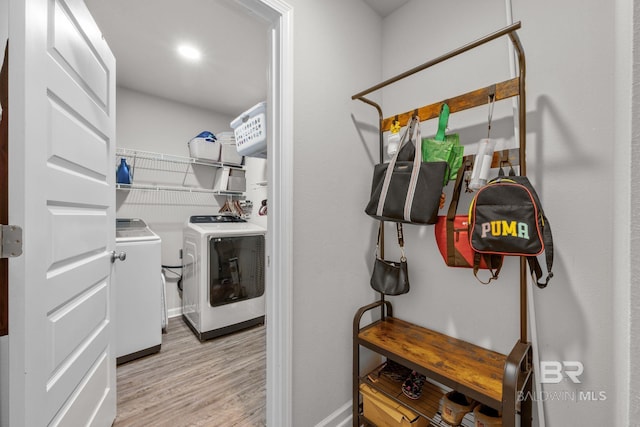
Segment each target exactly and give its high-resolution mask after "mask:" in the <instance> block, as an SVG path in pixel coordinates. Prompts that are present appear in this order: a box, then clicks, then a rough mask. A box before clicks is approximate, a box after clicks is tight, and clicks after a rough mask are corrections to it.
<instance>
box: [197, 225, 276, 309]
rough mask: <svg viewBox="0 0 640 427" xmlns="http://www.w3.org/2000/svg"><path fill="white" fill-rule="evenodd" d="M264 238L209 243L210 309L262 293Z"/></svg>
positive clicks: (218, 238)
mask: <svg viewBox="0 0 640 427" xmlns="http://www.w3.org/2000/svg"><path fill="white" fill-rule="evenodd" d="M264 260H265V254H264V235H254V236H236V237H212V238H211V239H210V240H209V286H208V288H209V304H210V305H211V306H212V307H215V306H219V305H224V304H230V303H233V302H237V301H242V300H247V299H252V298H257V297H260V296H262V295H263V294H264V264H265V262H264Z"/></svg>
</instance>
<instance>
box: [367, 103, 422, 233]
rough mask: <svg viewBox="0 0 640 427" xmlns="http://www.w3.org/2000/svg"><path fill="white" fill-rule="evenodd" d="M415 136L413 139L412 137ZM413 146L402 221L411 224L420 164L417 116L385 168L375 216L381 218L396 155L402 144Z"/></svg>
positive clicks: (420, 151)
mask: <svg viewBox="0 0 640 427" xmlns="http://www.w3.org/2000/svg"><path fill="white" fill-rule="evenodd" d="M414 134H415V137H414ZM412 141H413V144H414V145H415V151H414V156H413V169H412V170H411V179H410V181H409V188H408V189H407V197H406V199H405V206H404V219H405V221H407V222H411V207H412V203H413V196H414V194H415V190H416V185H417V183H418V173H419V172H420V163H422V154H421V153H422V138H421V136H420V119H419V118H418V116H417V115H414V116H413V117H412V118H411V121H410V122H409V126H407V130H406V131H405V133H404V134H403V135H402V140H401V141H400V146H399V147H398V150H397V151H396V153H395V154H394V155H393V157H391V160H390V161H389V165H388V166H387V172H386V173H385V176H384V180H383V182H382V189H381V191H380V199H379V200H378V208H377V210H376V215H377V216H383V214H382V211H383V208H384V204H385V201H386V199H387V193H388V192H389V185H390V183H391V178H392V175H393V171H394V170H395V166H396V161H397V160H398V154H399V153H400V151H401V150H402V147H403V146H404V144H408V143H411V142H412Z"/></svg>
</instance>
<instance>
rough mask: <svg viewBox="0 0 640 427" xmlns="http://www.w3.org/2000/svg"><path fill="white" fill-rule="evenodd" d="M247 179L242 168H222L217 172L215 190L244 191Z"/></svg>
mask: <svg viewBox="0 0 640 427" xmlns="http://www.w3.org/2000/svg"><path fill="white" fill-rule="evenodd" d="M246 188H247V180H246V178H245V175H244V170H242V169H231V168H220V169H218V172H217V173H216V179H215V183H214V190H216V191H233V192H240V193H241V192H244V191H246Z"/></svg>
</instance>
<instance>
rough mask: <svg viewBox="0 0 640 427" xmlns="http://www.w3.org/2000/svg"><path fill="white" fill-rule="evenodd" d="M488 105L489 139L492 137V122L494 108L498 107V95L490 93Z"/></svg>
mask: <svg viewBox="0 0 640 427" xmlns="http://www.w3.org/2000/svg"><path fill="white" fill-rule="evenodd" d="M487 103H488V104H489V118H488V125H487V138H489V137H490V136H491V120H492V119H493V107H494V106H495V105H496V95H495V93H490V94H489V96H488V100H487Z"/></svg>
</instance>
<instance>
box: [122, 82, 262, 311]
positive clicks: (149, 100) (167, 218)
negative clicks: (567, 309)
mask: <svg viewBox="0 0 640 427" xmlns="http://www.w3.org/2000/svg"><path fill="white" fill-rule="evenodd" d="M116 105H117V107H116V109H117V110H116V120H117V141H116V146H117V147H122V148H131V149H138V150H144V151H151V152H157V153H165V154H173V155H176V156H184V157H188V156H189V149H188V146H187V142H188V141H189V140H190V139H191V138H193V137H194V136H196V135H197V134H199V133H200V132H202V131H204V130H208V131H211V132H213V133H217V132H221V131H230V130H231V129H230V127H229V123H230V122H231V120H232V119H234V118H235V117H229V116H226V115H221V114H218V113H215V112H213V111H208V110H203V109H199V108H195V107H192V106H188V105H184V104H180V103H176V102H171V101H167V100H165V99H162V98H158V97H155V96H150V95H147V94H143V93H140V92H136V91H133V90H129V89H125V88H118V91H117V94H116ZM249 107H250V106H247V108H249ZM129 163H132V160H131V159H129ZM142 164H146V165H147V167H151V168H155V167H160V168H164V167H163V166H159V165H157V164H156V165H152V164H150V162H147V163H139V165H142ZM265 164H266V162H265V161H264V160H262V159H251V160H250V161H249V162H248V163H247V169H248V170H247V179H248V183H247V189H248V190H250V193H249V192H248V197H247V199H251V197H256V198H259V199H260V200H262V199H264V198H266V187H257V186H256V185H255V183H256V182H258V181H264V180H265V177H266V167H265ZM164 166H166V167H167V168H168V170H167V171H163V172H160V175H161V176H157V174H156V177H155V178H157V179H161V180H162V181H163V182H164V183H166V184H171V185H179V184H180V183H181V182H182V179H183V176H184V175H183V172H182V171H183V169H182V168H181V167H178V166H175V165H170V164H165V165H164ZM194 170H195V173H192V171H191V170H189V171H188V172H189V173H188V180H187V184H190V185H196V184H197V182H199V183H201V184H202V185H207V184H209V185H210V184H211V183H212V182H213V179H214V174H215V171H216V169H215V168H209V167H207V166H195V169H194ZM137 172H139V174H137V175H134V182H140V181H139V180H138V178H139V179H141V180H142V179H145V178H144V177H143V176H142V168H141V167H140V168H139V169H138V171H137ZM150 175H151V174H148V175H147V177H149V176H150ZM155 178H154V179H155ZM194 180H195V181H194ZM196 181H197V182H196ZM225 200H226V197H221V196H214V195H212V194H207V193H185V192H173V191H166V192H165V191H160V192H155V191H142V190H130V191H122V190H119V191H117V192H116V215H117V217H119V218H142V219H144V220H145V221H146V222H147V224H148V225H149V227H150V228H151V229H152V230H153V231H154V232H156V233H157V234H158V235H159V236H160V238H161V239H162V264H164V265H171V266H175V265H180V264H181V260H180V259H179V251H180V249H181V248H182V229H183V227H184V224H185V223H186V221H187V219H188V218H189V216H191V215H199V214H200V215H201V214H212V213H216V212H218V210H219V208H220V206H222V204H224V202H225ZM260 200H252V201H253V202H254V205H255V204H258V205H259V203H260ZM257 212H258V211H257V208H254V211H253V218H252V221H255V222H256V223H259V224H261V225H263V226H265V227H266V220H265V219H264V218H263V217H258V214H257ZM176 271H180V270H179V269H178V270H176ZM166 276H167V306H168V308H169V310H170V312H169V314H170V315H172V314H179V310H180V309H181V305H182V303H181V299H180V294H179V292H178V289H177V284H176V277H175V276H173V275H172V274H170V273H167V275H166Z"/></svg>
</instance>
